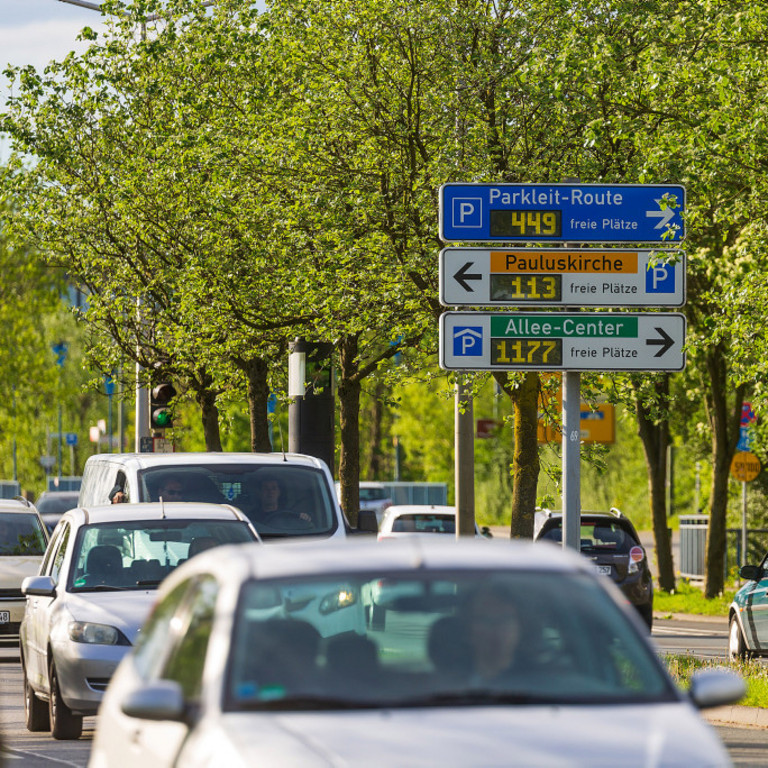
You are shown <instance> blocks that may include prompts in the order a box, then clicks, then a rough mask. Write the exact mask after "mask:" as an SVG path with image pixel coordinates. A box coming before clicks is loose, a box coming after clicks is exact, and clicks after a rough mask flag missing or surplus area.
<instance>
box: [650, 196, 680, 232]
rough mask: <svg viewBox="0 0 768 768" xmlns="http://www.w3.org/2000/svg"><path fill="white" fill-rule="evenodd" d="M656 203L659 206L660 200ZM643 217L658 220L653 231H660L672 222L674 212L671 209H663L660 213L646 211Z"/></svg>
mask: <svg viewBox="0 0 768 768" xmlns="http://www.w3.org/2000/svg"><path fill="white" fill-rule="evenodd" d="M656 202H657V203H658V205H659V206H661V200H657V201H656ZM645 215H646V217H647V218H651V219H659V223H658V224H656V225H655V226H654V229H662V228H663V227H666V226H667V225H668V224H669V222H670V221H672V219H673V217H674V215H675V212H674V210H673V209H672V208H665V209H664V210H662V211H646V212H645Z"/></svg>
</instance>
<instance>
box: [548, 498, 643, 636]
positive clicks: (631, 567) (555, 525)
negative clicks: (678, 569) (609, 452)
mask: <svg viewBox="0 0 768 768" xmlns="http://www.w3.org/2000/svg"><path fill="white" fill-rule="evenodd" d="M537 514H538V515H539V520H541V519H542V518H543V523H541V524H540V527H539V528H538V530H537V532H536V533H535V536H534V538H535V539H536V540H537V541H541V540H544V541H554V542H560V541H562V536H563V516H562V513H560V512H552V511H550V510H544V511H542V512H539V513H537ZM581 554H582V555H584V556H585V557H587V558H589V559H590V560H591V561H592V562H593V563H594V569H595V571H596V572H597V573H600V574H602V575H604V576H609V577H610V578H611V579H613V581H614V582H615V583H616V585H617V586H618V587H619V588H620V589H621V591H622V592H623V593H624V595H625V596H626V598H627V600H629V602H630V603H632V605H634V606H635V608H637V610H638V612H639V613H640V615H641V616H642V617H643V620H644V621H645V623H646V624H647V625H648V629H649V630H650V629H651V627H652V626H653V577H652V576H651V569H650V566H649V564H648V555H647V554H646V552H645V549H644V548H643V546H642V544H641V543H640V537H639V536H638V535H637V531H636V530H635V526H634V525H632V523H631V522H630V520H629V518H628V517H626V516H624V515H623V514H622V513H621V512H619V510H617V509H615V508H614V509H611V511H610V512H582V513H581Z"/></svg>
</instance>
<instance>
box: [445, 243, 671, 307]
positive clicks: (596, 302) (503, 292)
mask: <svg viewBox="0 0 768 768" xmlns="http://www.w3.org/2000/svg"><path fill="white" fill-rule="evenodd" d="M440 302H441V303H442V304H443V305H444V306H448V307H470V306H474V307H477V306H515V307H524V306H529V307H544V306H555V307H556V306H572V307H682V306H683V305H684V304H685V254H684V253H683V251H679V250H629V249H626V248H622V249H614V250H611V249H599V250H598V249H595V248H586V249H584V248H583V249H570V248H503V247H496V248H443V250H442V251H441V252H440Z"/></svg>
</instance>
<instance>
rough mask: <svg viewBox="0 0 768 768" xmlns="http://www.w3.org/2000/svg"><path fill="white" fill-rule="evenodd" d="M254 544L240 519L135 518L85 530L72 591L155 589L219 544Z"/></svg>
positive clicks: (78, 546)
mask: <svg viewBox="0 0 768 768" xmlns="http://www.w3.org/2000/svg"><path fill="white" fill-rule="evenodd" d="M249 541H254V536H253V532H252V531H251V529H250V528H249V527H248V525H247V524H246V523H243V522H240V521H237V520H206V519H199V518H198V519H193V520H168V519H165V520H135V521H119V522H114V523H99V524H93V525H88V526H84V527H83V528H81V530H80V532H79V534H78V540H77V542H76V545H75V552H74V556H73V558H74V567H73V568H72V569H71V577H70V583H69V585H68V587H69V589H70V590H71V591H72V592H88V591H93V590H113V589H114V590H117V589H147V588H148V587H156V586H157V585H158V584H159V583H160V582H161V581H162V580H163V579H164V578H165V577H166V576H167V575H168V574H169V573H170V572H171V571H172V570H173V569H174V568H176V567H177V566H179V565H181V563H183V562H185V561H186V560H188V559H189V558H190V557H192V556H193V555H195V554H198V553H199V552H202V551H204V550H205V549H210V548H211V547H215V546H218V545H220V544H240V543H243V542H249Z"/></svg>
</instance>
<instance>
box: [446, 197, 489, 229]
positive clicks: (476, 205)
mask: <svg viewBox="0 0 768 768" xmlns="http://www.w3.org/2000/svg"><path fill="white" fill-rule="evenodd" d="M482 225H483V199H482V198H481V197H454V198H453V226H454V227H456V228H459V227H461V228H463V229H468V228H471V229H479V228H480V227H482Z"/></svg>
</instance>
